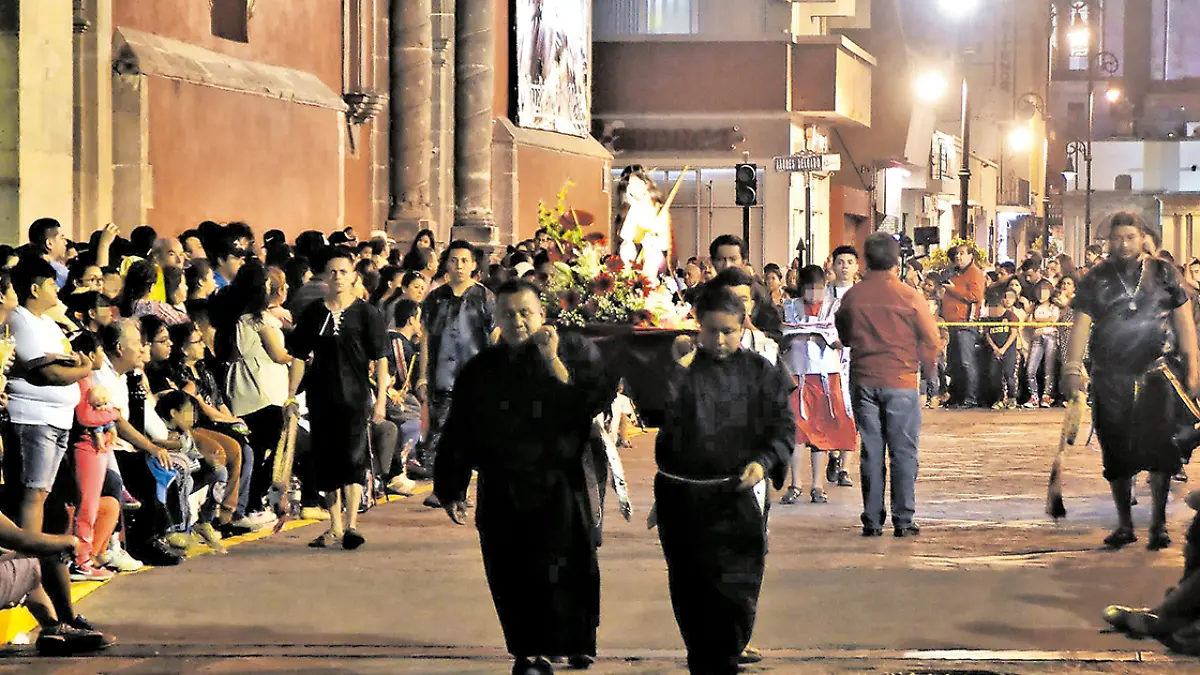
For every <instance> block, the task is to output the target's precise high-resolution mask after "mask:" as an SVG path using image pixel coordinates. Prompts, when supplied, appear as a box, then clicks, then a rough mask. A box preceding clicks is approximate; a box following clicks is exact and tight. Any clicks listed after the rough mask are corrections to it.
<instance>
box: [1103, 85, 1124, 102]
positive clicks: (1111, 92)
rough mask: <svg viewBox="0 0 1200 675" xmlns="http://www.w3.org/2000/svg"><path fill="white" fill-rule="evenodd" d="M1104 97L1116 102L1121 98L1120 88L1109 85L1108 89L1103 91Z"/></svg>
mask: <svg viewBox="0 0 1200 675" xmlns="http://www.w3.org/2000/svg"><path fill="white" fill-rule="evenodd" d="M1104 98H1106V99H1108V102H1109V103H1116V102H1118V101H1120V100H1121V90H1120V89H1118V88H1116V87H1109V88H1108V91H1106V92H1104Z"/></svg>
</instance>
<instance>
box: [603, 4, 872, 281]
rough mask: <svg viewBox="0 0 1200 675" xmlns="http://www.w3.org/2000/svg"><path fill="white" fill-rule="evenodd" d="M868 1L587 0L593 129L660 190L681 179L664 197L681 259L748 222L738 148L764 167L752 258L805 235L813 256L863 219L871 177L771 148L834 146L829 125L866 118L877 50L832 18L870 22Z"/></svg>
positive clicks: (774, 254)
mask: <svg viewBox="0 0 1200 675" xmlns="http://www.w3.org/2000/svg"><path fill="white" fill-rule="evenodd" d="M869 8H870V3H869V2H865V1H861V0H837V1H836V2H790V3H784V2H776V1H774V0H612V1H610V2H605V3H595V9H594V17H595V34H594V40H595V46H594V50H595V55H596V58H595V61H596V68H595V103H594V120H593V122H594V129H595V131H594V135H595V136H596V137H597V138H599V139H600V140H601V142H602V143H604V144H605V145H606V147H607V148H608V149H609V150H610V151H612V153H613V154H614V155H615V159H614V160H613V169H612V170H613V173H614V174H619V172H620V171H621V170H622V169H623V168H624V167H625V166H628V165H633V164H640V165H643V166H644V167H646V168H648V169H651V170H652V173H653V175H654V177H655V180H656V182H657V183H658V185H659V187H660V189H661V190H662V191H663V192H664V193H666V192H668V191H669V190H671V188H672V186H673V185H674V184H675V183H676V182H677V181H678V182H679V186H680V187H679V192H678V195H677V197H676V199H675V201H674V202H673V204H672V209H671V216H672V221H673V224H674V230H675V235H674V240H675V254H676V257H677V259H678V260H680V261H682V260H686V259H687V258H688V257H690V256H692V255H698V256H706V255H707V249H708V243H709V242H710V241H712V239H713V238H715V237H717V236H718V235H721V234H737V235H739V236H740V235H741V234H742V233H743V215H744V214H743V209H742V208H741V207H739V206H737V205H736V203H735V177H734V167H735V165H736V164H737V163H739V162H743V161H748V162H751V163H754V164H756V165H757V167H758V177H757V178H758V180H757V183H758V204H757V205H756V206H754V207H752V208H751V209H750V228H749V230H750V241H749V244H750V261H751V262H752V263H753V264H754V265H755V266H757V267H761V266H762V265H763V264H764V263H767V262H775V263H778V264H780V265H786V264H788V263H789V262H790V261H791V260H792V259H793V257H795V255H796V250H797V245H798V244H800V243H801V242H804V243H805V247H806V249H811V250H810V253H809V254H806V255H805V260H806V261H808V260H813V261H815V262H817V263H818V264H819V263H821V262H824V260H825V258H826V257H827V256H828V254H829V252H830V250H832V248H833V247H835V246H837V245H839V244H842V243H854V242H855V241H856V240H857V238H858V237H859V236H860V235H861V236H865V234H863V233H862V231H863V230H865V231H867V232H869V229H866V228H865V224H866V223H868V222H869V213H868V211H867V204H868V203H869V199H868V198H867V196H866V195H867V193H866V191H865V190H862V189H861V188H859V189H855V188H852V187H840V186H839V187H835V186H834V185H833V181H832V180H831V178H832V176H831V173H830V172H814V173H811V174H808V175H807V178H806V176H805V175H804V174H800V173H778V172H776V171H775V170H774V166H773V161H772V160H773V158H774V157H777V156H785V155H792V154H796V153H802V152H820V153H830V154H833V153H840V150H839V149H838V147H837V145H836V142H835V140H834V135H835V133H836V132H835V130H837V129H845V128H854V127H867V126H869V125H870V124H871V86H872V85H871V82H872V70H873V69H874V67H875V59H874V57H873V56H872V55H871V54H869V53H868V52H867V51H866V50H864V49H863V48H861V47H860V46H859V45H857V44H856V43H855V42H854V41H853V40H850V39H848V38H847V37H846V36H845V35H843V34H842V33H841V32H840V31H841V29H840V28H839V27H838V26H839V25H842V24H844V25H866V24H867V23H868V22H869V21H870V16H869V14H870V13H869ZM839 22H842V24H839ZM854 22H858V23H857V24H855V23H854ZM842 161H843V163H842V167H843V168H842V171H849V170H852V169H850V168H849V165H848V164H847V163H846V161H845V157H843V158H842ZM806 180H807V181H808V190H807V192H808V194H809V199H808V200H806V199H805V194H806V190H805V182H806ZM614 197H615V195H614ZM614 206H615V207H616V208H619V205H614ZM847 223H850V225H849V226H848V225H847ZM860 223H862V224H864V225H863V226H860Z"/></svg>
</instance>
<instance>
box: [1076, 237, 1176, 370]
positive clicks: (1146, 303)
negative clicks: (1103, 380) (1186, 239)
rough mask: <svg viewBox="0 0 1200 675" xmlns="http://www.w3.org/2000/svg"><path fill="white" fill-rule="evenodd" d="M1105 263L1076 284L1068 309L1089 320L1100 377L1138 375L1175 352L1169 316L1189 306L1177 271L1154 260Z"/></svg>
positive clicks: (1090, 343)
mask: <svg viewBox="0 0 1200 675" xmlns="http://www.w3.org/2000/svg"><path fill="white" fill-rule="evenodd" d="M1144 264H1145V265H1148V266H1149V268H1148V269H1147V270H1146V273H1145V275H1144V281H1143V274H1142V264H1139V263H1138V261H1136V260H1128V261H1126V260H1118V259H1116V258H1109V259H1107V260H1105V261H1104V262H1102V263H1100V264H1099V265H1097V266H1096V267H1095V268H1094V269H1092V271H1091V272H1089V273H1088V275H1087V276H1085V277H1084V278H1083V279H1081V280H1080V282H1079V287H1078V289H1077V290H1076V292H1075V299H1074V301H1072V303H1071V307H1072V308H1074V309H1075V311H1076V312H1084V313H1086V314H1087V315H1088V316H1090V317H1092V333H1091V337H1090V338H1089V342H1088V345H1089V347H1090V349H1091V356H1092V362H1093V364H1094V366H1093V367H1094V369H1095V370H1096V371H1099V372H1112V373H1121V374H1140V373H1144V372H1146V371H1147V370H1149V369H1150V368H1151V367H1152V366H1153V365H1154V362H1155V361H1156V360H1157V359H1158V358H1159V357H1160V356H1162V355H1163V354H1165V353H1167V352H1168V351H1173V350H1174V349H1175V334H1174V330H1173V328H1172V325H1171V313H1172V312H1174V311H1175V310H1176V309H1177V308H1179V307H1182V306H1183V304H1184V303H1185V302H1187V293H1186V292H1185V291H1184V290H1183V288H1182V286H1181V285H1180V282H1179V276H1178V275H1177V274H1176V272H1175V269H1174V268H1173V267H1171V266H1170V265H1168V264H1167V263H1165V262H1163V261H1162V260H1159V259H1158V258H1147V259H1146V261H1145V263H1144Z"/></svg>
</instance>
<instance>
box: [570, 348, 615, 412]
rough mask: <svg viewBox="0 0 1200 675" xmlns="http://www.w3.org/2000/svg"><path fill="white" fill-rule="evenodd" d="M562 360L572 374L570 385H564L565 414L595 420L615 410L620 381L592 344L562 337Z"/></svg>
mask: <svg viewBox="0 0 1200 675" xmlns="http://www.w3.org/2000/svg"><path fill="white" fill-rule="evenodd" d="M558 358H559V360H561V361H562V362H563V365H565V366H566V367H567V371H568V372H570V373H571V382H570V384H567V385H563V393H564V394H565V396H566V400H564V401H563V403H564V404H565V406H566V407H565V408H564V409H565V410H568V411H572V412H576V411H577V412H578V414H579V415H580V416H581V417H582V418H584V419H587V420H591V419H592V418H594V417H595V416H596V415H599V414H600V413H602V412H604V411H605V410H606V409H608V408H610V407H611V406H612V402H613V399H615V398H616V397H617V380H616V378H615V376H614V375H613V373H612V372H611V369H609V368H608V367H607V366H606V365H605V363H604V359H603V357H602V356H601V354H600V349H599V348H598V347H596V345H595V344H594V343H593V342H592V341H591V340H589V339H587V338H585V337H583V336H581V335H577V334H574V333H567V334H565V335H562V336H561V337H560V338H559V343H558Z"/></svg>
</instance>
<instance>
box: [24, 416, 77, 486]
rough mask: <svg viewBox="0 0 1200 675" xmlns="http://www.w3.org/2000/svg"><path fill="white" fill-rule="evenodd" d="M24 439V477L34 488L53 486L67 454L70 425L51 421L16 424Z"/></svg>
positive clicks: (26, 483) (27, 484) (26, 482)
mask: <svg viewBox="0 0 1200 675" xmlns="http://www.w3.org/2000/svg"><path fill="white" fill-rule="evenodd" d="M13 428H14V429H15V430H16V432H17V438H18V439H20V443H21V447H20V448H19V451H20V453H21V481H22V482H24V483H25V487H26V488H29V489H31V490H47V491H48V490H49V489H50V486H52V485H54V477H55V476H57V475H58V467H59V466H61V465H62V460H63V457H64V456H65V455H66V454H67V437H68V436H70V434H71V431H70V430H69V429H59V428H58V427H52V426H50V425H49V424H14V425H13Z"/></svg>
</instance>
